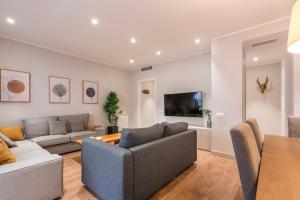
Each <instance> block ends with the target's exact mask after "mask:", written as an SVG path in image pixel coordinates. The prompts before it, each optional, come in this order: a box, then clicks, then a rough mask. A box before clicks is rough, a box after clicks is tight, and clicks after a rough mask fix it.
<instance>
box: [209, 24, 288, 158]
mask: <svg viewBox="0 0 300 200" xmlns="http://www.w3.org/2000/svg"><path fill="white" fill-rule="evenodd" d="M288 25H289V21H288V20H287V19H285V20H279V21H276V22H273V23H269V24H265V25H262V26H257V27H254V28H251V29H247V30H244V31H241V32H238V33H235V34H232V35H227V36H224V37H220V38H217V39H215V40H213V41H212V48H211V49H212V69H211V70H212V73H211V74H212V77H211V79H212V96H211V99H212V110H213V117H212V118H213V128H212V150H213V151H215V152H220V153H225V154H233V147H232V143H231V138H230V129H231V128H232V127H234V126H235V125H237V124H238V123H241V122H242V121H243V115H244V113H243V85H244V81H245V80H244V79H243V73H244V70H243V53H242V45H243V41H247V40H250V39H253V38H257V37H261V36H264V35H269V34H273V33H277V32H281V31H285V30H288ZM216 113H224V116H223V117H222V116H221V117H217V115H216Z"/></svg>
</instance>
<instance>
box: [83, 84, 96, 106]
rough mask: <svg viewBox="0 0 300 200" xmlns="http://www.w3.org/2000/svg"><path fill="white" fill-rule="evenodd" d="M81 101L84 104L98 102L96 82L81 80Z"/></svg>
mask: <svg viewBox="0 0 300 200" xmlns="http://www.w3.org/2000/svg"><path fill="white" fill-rule="evenodd" d="M82 101H83V103H84V104H98V82H94V81H82Z"/></svg>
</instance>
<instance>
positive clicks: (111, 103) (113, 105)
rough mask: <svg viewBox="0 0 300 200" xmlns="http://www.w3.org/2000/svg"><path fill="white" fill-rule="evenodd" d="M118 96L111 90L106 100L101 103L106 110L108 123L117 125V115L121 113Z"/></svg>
mask: <svg viewBox="0 0 300 200" xmlns="http://www.w3.org/2000/svg"><path fill="white" fill-rule="evenodd" d="M119 102H120V100H119V98H118V96H117V94H116V93H115V92H113V91H111V92H110V93H109V94H108V95H107V97H106V102H105V104H104V105H103V110H104V112H106V115H107V119H108V122H109V124H110V125H112V126H117V123H118V119H119V115H120V114H121V113H122V110H120V107H119Z"/></svg>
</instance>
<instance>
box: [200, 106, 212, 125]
mask: <svg viewBox="0 0 300 200" xmlns="http://www.w3.org/2000/svg"><path fill="white" fill-rule="evenodd" d="M202 113H203V115H207V122H206V124H207V128H211V125H212V122H211V110H209V109H207V108H203V109H202Z"/></svg>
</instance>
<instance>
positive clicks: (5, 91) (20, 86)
mask: <svg viewBox="0 0 300 200" xmlns="http://www.w3.org/2000/svg"><path fill="white" fill-rule="evenodd" d="M0 83H1V89H0V101H1V102H23V103H29V102H30V98H31V97H30V96H31V74H30V73H29V72H22V71H14V70H8V69H0Z"/></svg>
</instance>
